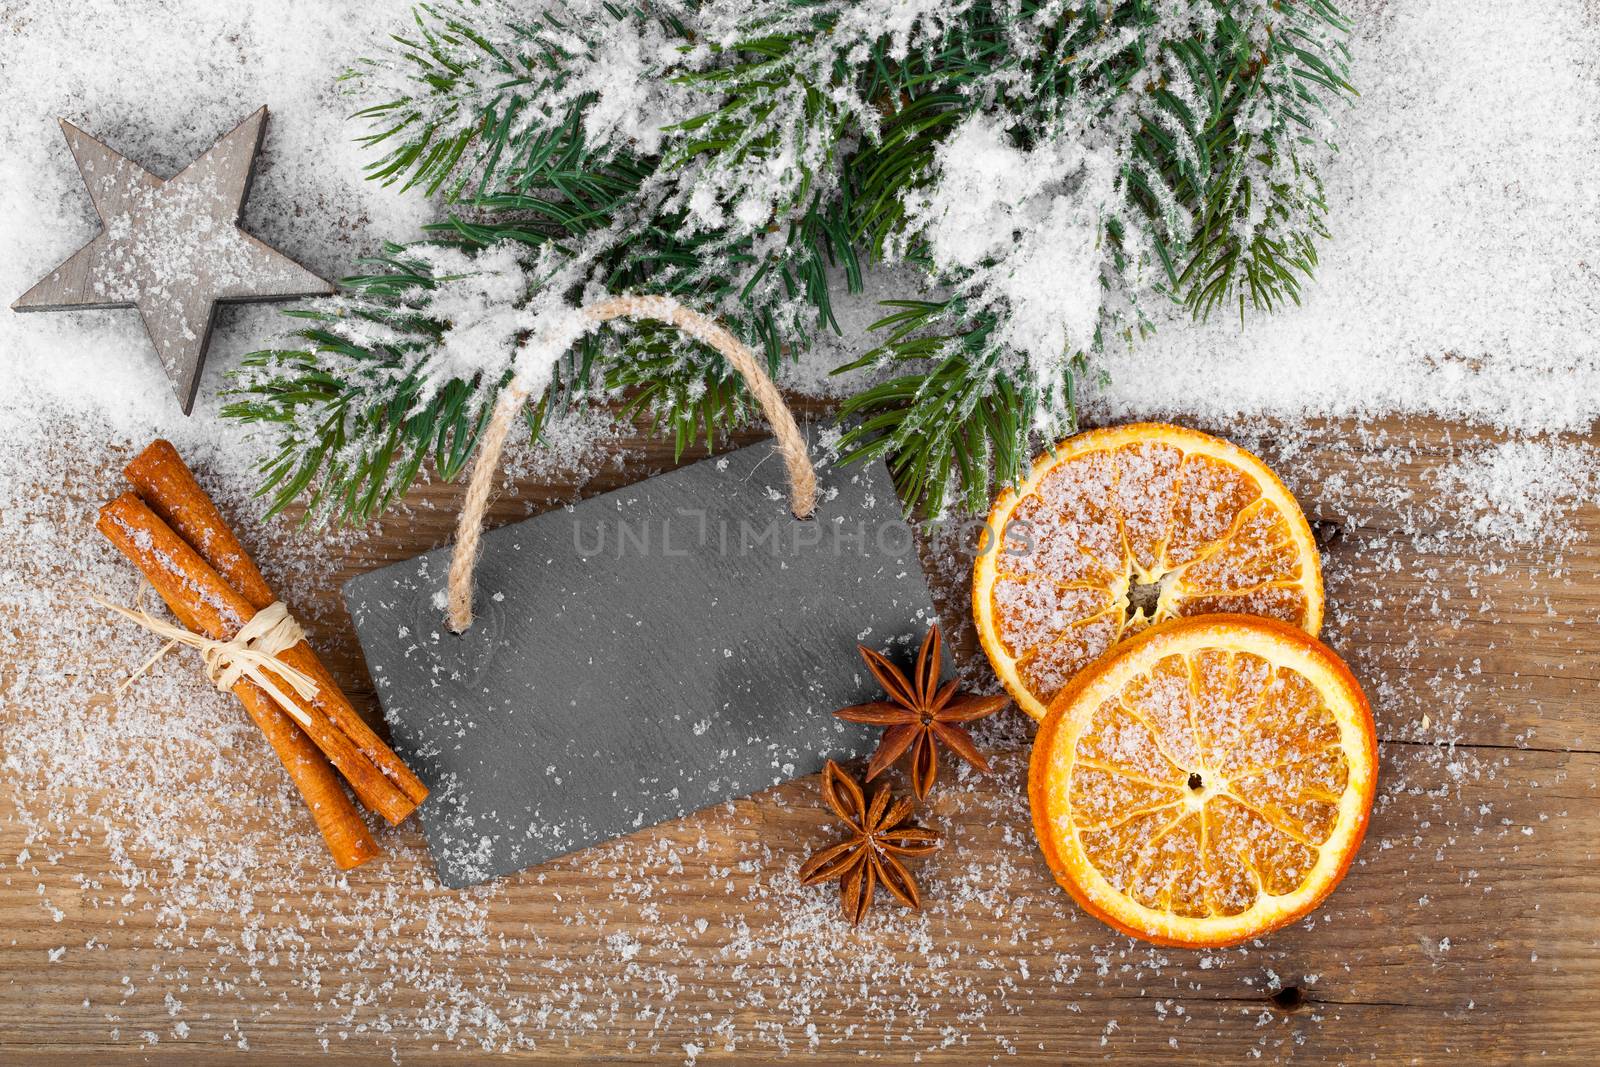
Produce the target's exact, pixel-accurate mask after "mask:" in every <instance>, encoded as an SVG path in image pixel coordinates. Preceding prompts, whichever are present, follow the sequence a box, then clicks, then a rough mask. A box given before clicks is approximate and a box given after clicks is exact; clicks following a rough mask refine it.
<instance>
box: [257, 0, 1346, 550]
mask: <svg viewBox="0 0 1600 1067" xmlns="http://www.w3.org/2000/svg"><path fill="white" fill-rule="evenodd" d="M1347 34H1348V28H1347V25H1346V23H1345V21H1344V19H1343V18H1342V17H1341V15H1340V14H1339V12H1338V11H1337V10H1336V9H1335V7H1334V5H1333V4H1332V3H1330V2H1327V0H1052V2H1040V0H991V2H977V0H938V2H930V0H866V2H859V3H853V2H841V0H754V2H751V0H708V2H699V3H697V2H686V0H666V2H659V3H641V4H637V5H625V4H620V3H600V2H596V0H567V2H543V3H541V2H538V0H484V2H481V3H471V2H457V0H441V2H439V3H435V4H428V5H423V6H420V7H418V8H417V9H416V10H415V13H414V20H413V22H412V23H411V24H410V25H409V26H408V27H407V28H406V30H405V31H404V32H401V33H398V34H396V35H395V36H394V37H393V39H392V45H391V46H390V47H388V48H387V50H386V51H385V52H384V53H383V54H382V55H380V56H378V57H376V58H374V59H371V60H368V61H364V62H362V63H360V64H358V65H357V66H356V67H355V68H354V69H353V70H352V71H351V72H350V74H349V75H348V82H349V85H350V86H351V88H352V90H353V91H354V92H355V93H357V94H358V95H359V96H360V98H361V99H362V101H363V103H364V105H365V106H364V107H363V109H362V110H361V111H360V113H359V114H360V116H361V118H362V119H364V120H365V121H366V122H367V123H369V124H370V125H369V133H368V135H367V137H366V138H365V141H366V143H367V144H368V145H369V146H370V147H371V149H372V150H373V151H374V152H375V153H377V158H376V160H375V161H374V163H373V165H372V172H371V173H372V176H373V177H374V178H376V179H379V180H382V181H386V182H393V183H399V184H401V185H403V186H405V187H414V188H416V189H417V190H419V191H420V192H424V193H426V194H428V195H435V196H438V197H440V198H442V199H443V200H444V201H445V202H446V203H447V204H448V206H449V212H450V213H449V217H448V220H447V221H445V222H443V223H440V224H438V225H436V226H434V227H432V228H431V232H430V233H429V234H428V236H427V238H426V239H425V240H424V241H421V242H417V243H412V244H407V245H394V246H390V247H389V248H388V250H387V252H386V254H385V255H384V256H383V257H382V258H380V259H378V260H376V261H375V262H373V263H371V264H370V265H369V266H370V268H371V269H370V273H367V274H365V275H362V276H360V277H356V278H351V279H347V280H346V282H345V283H344V287H343V291H342V293H341V294H340V295H339V296H337V297H334V298H330V299H328V300H324V301H319V302H316V303H314V304H312V305H310V306H309V307H306V308H303V309H301V310H298V311H297V312H295V314H297V315H299V316H300V318H301V324H300V325H301V326H302V328H301V329H299V330H298V331H296V332H295V333H294V334H293V335H292V336H290V337H289V338H287V339H286V340H284V341H283V342H282V343H280V344H278V345H277V346H276V347H274V348H272V349H270V350H267V351H263V352H259V353H256V354H255V355H253V356H251V357H250V358H249V359H248V360H247V361H246V365H245V366H244V367H243V369H242V370H241V371H240V372H239V376H238V380H237V382H236V383H235V392H234V395H233V400H232V402H231V403H230V405H229V406H228V408H227V409H226V414H227V415H229V416H230V417H232V418H235V419H240V420H244V421H246V422H251V423H255V424H257V425H258V427H259V429H260V431H261V433H262V434H263V435H264V436H265V437H266V438H267V441H268V445H269V458H268V459H267V461H266V462H265V465H264V468H263V469H264V474H265V491H267V492H269V493H271V494H272V495H273V497H274V503H275V504H276V506H278V507H282V506H285V505H287V504H288V503H289V502H291V501H293V500H297V499H298V500H304V501H306V502H307V503H309V504H310V506H311V508H312V510H313V511H314V512H318V513H322V514H326V515H329V516H332V517H334V518H340V519H349V520H360V519H365V518H367V517H370V516H372V515H374V514H376V513H377V512H379V511H381V510H382V509H383V508H385V507H386V506H387V505H389V504H390V503H392V502H393V501H394V500H395V499H396V498H397V497H398V496H399V495H400V494H402V493H404V491H405V489H406V488H407V486H408V485H410V484H411V482H412V480H413V479H414V478H415V477H416V475H417V473H418V472H419V470H420V469H421V467H422V465H423V464H424V463H425V462H427V461H428V460H429V459H430V458H431V460H432V461H433V463H434V464H435V465H436V467H437V469H438V471H439V473H440V475H441V476H442V477H445V478H453V477H455V476H456V475H457V474H459V473H460V471H461V470H462V468H463V467H464V466H465V464H466V461H467V459H468V457H469V456H470V455H471V452H472V448H473V445H474V442H475V440H476V437H477V435H478V433H479V432H480V430H481V429H482V427H483V425H484V423H485V421H486V418H487V414H488V412H489V411H490V410H491V408H492V407H493V404H494V400H495V397H496V395H497V394H498V391H499V390H500V389H501V388H502V387H503V386H504V385H505V383H506V382H507V381H508V380H509V378H510V375H511V373H512V368H513V366H514V365H515V364H516V363H517V361H518V359H519V358H524V357H526V356H527V349H528V347H529V346H530V345H531V343H532V342H531V338H532V337H534V336H535V335H536V331H535V324H536V323H537V322H539V321H540V319H541V317H542V316H545V315H548V314H551V313H553V312H556V311H559V310H561V309H565V308H570V307H572V306H574V305H575V304H577V303H580V302H583V301H586V300H592V299H595V298H597V297H599V296H602V295H606V294H616V293H660V294H667V295H671V296H674V297H676V298H678V299H680V300H682V301H684V302H685V303H687V304H689V305H691V306H693V307H695V308H696V309H698V310H700V311H702V312H706V313H708V314H712V315H715V316H717V317H718V318H720V319H722V320H723V321H724V322H725V323H727V324H728V325H729V327H730V328H731V329H733V330H734V332H735V333H737V334H739V335H740V336H741V337H743V338H744V339H745V340H746V341H747V342H749V343H750V344H751V345H752V346H753V347H756V348H757V350H758V351H760V352H763V353H764V354H765V356H766V359H767V360H768V362H769V364H770V366H771V367H772V368H773V370H774V371H777V370H778V369H779V367H780V365H781V364H782V362H783V361H784V360H785V359H786V358H789V357H791V356H794V355H795V354H797V353H800V352H802V351H804V350H806V349H807V347H808V346H810V345H811V344H812V343H813V342H814V339H815V338H816V337H817V336H818V335H819V333H821V332H823V331H835V332H836V331H837V330H838V326H837V323H836V320H835V317H834V315H833V311H832V306H831V302H830V301H831V297H832V295H834V294H836V293H837V292H838V291H839V289H840V288H841V287H842V288H843V289H846V290H850V291H859V290H860V288H861V286H862V276H863V272H864V271H868V270H876V269H882V267H883V266H884V265H895V264H899V265H901V266H902V272H905V268H910V269H911V270H914V271H915V272H917V273H918V274H919V275H920V276H921V277H922V278H923V279H924V281H925V289H924V291H922V292H914V293H907V294H905V299H903V300H896V301H893V302H891V303H890V304H889V305H888V306H886V307H885V309H884V316H883V318H882V320H881V321H880V322H879V323H878V324H877V326H876V327H875V330H876V332H875V333H874V334H873V336H872V337H871V339H867V338H861V339H852V341H855V340H859V342H860V344H859V347H860V348H861V349H863V350H864V351H863V353H862V355H861V356H860V357H859V359H857V360H855V361H854V362H853V363H850V364H849V365H848V368H864V367H870V368H875V369H876V371H877V373H876V374H875V375H874V376H873V378H872V384H870V385H869V386H867V387H865V388H863V389H862V390H861V391H859V392H857V393H856V394H854V395H851V396H849V397H848V398H847V399H846V400H845V401H844V403H843V404H842V407H841V410H840V418H841V419H842V420H843V424H844V426H845V428H846V430H845V435H844V440H843V447H844V449H845V451H846V454H847V455H848V456H850V457H851V458H861V457H866V456H876V455H880V454H882V455H885V456H887V457H888V460H889V463H890V467H891V470H892V471H893V472H894V474H895V477H896V481H897V483H898V485H899V487H900V489H901V491H902V494H903V497H904V499H905V503H906V505H907V507H908V508H911V509H916V510H920V511H921V512H923V513H925V514H926V513H936V512H938V511H940V510H942V509H944V508H945V507H947V506H948V504H949V503H950V502H951V500H952V499H954V498H955V497H958V496H959V497H963V498H964V499H965V500H966V501H967V502H969V503H972V504H981V503H982V502H984V501H986V500H987V499H988V497H989V495H990V493H991V492H992V490H993V488H994V485H995V482H996V481H999V482H1001V483H1004V482H1008V481H1011V480H1013V479H1015V478H1016V477H1017V476H1018V475H1019V473H1020V472H1021V470H1022V468H1023V466H1024V464H1025V463H1026V459H1027V457H1028V456H1029V455H1030V453H1031V451H1032V443H1034V442H1036V441H1037V440H1038V439H1041V438H1052V437H1055V436H1058V435H1061V434H1064V433H1066V432H1069V431H1070V430H1071V429H1072V428H1073V427H1074V424H1075V413H1074V392H1075V390H1074V382H1075V379H1076V378H1077V377H1078V376H1080V375H1082V374H1083V373H1085V371H1086V369H1087V368H1088V367H1089V365H1090V363H1089V361H1090V359H1091V358H1092V355H1093V353H1094V352H1095V351H1096V350H1097V349H1098V348H1099V347H1100V346H1104V345H1110V344H1132V343H1136V342H1137V339H1138V337H1139V335H1140V334H1141V332H1142V331H1143V330H1145V329H1146V328H1147V326H1148V323H1147V319H1146V315H1145V311H1146V310H1147V309H1148V308H1149V307H1150V306H1151V305H1152V303H1153V302H1155V301H1177V302H1180V303H1182V304H1185V305H1187V306H1188V307H1189V308H1190V309H1192V311H1193V312H1194V313H1195V314H1196V315H1202V316H1203V315H1207V314H1210V313H1213V312H1218V311H1219V310H1222V311H1227V312H1228V313H1230V314H1231V313H1235V311H1236V312H1237V313H1238V314H1241V315H1243V314H1244V313H1245V312H1246V310H1247V309H1257V310H1270V309H1271V308H1273V307H1274V306H1276V305H1278V304H1280V303H1283V302H1285V301H1298V299H1299V293H1300V287H1301V285H1302V284H1303V283H1304V281H1305V280H1306V279H1307V278H1308V277H1309V276H1310V275H1311V273H1312V270H1313V268H1314V267H1315V265H1316V260H1317V252H1316V247H1317V242H1318V241H1319V240H1321V239H1323V238H1325V237H1326V236H1327V229H1326V225H1325V205H1324V201H1323V196H1322V179H1321V172H1322V168H1323V167H1324V166H1325V165H1326V163H1327V161H1328V159H1329V158H1330V155H1331V153H1332V151H1333V120H1334V117H1335V113H1336V111H1337V106H1336V105H1338V104H1339V103H1340V102H1341V101H1342V100H1345V99H1347V98H1349V97H1351V96H1353V93H1354V90H1353V89H1352V87H1351V86H1350V84H1349V83H1348V81H1347V80H1346V74H1347V59H1348V55H1347V51H1346V38H1347ZM546 358H549V359H551V360H554V361H555V365H554V366H552V367H549V368H548V372H549V375H550V382H551V384H550V387H549V389H548V391H547V392H546V393H545V394H544V396H543V399H542V400H541V401H540V402H539V403H538V404H536V405H534V406H532V407H531V408H530V411H529V421H530V424H531V428H532V430H533V432H534V433H538V432H539V431H540V429H541V427H542V425H543V424H544V423H546V422H547V421H548V420H550V419H554V418H559V417H561V415H562V413H563V412H564V411H566V410H568V409H569V408H570V407H571V406H572V405H573V404H574V403H577V402H580V401H582V400H585V399H589V398H595V397H621V398H623V399H624V402H625V404H626V405H627V410H628V411H629V413H630V414H632V413H646V414H648V416H649V417H650V418H651V419H653V421H654V422H655V423H656V424H657V425H658V426H660V427H661V428H663V429H665V430H667V431H668V432H670V433H672V434H673V435H674V437H675V440H676V442H677V444H678V446H679V448H680V449H681V448H682V447H684V446H686V445H688V444H689V443H691V442H692V441H694V440H695V439H696V438H697V437H698V436H701V435H704V436H706V437H708V438H709V437H710V436H711V435H713V434H714V433H715V432H716V431H717V430H718V429H722V428H726V427H728V426H730V425H733V424H735V423H737V422H739V421H740V420H743V419H745V418H747V417H748V416H749V414H750V407H749V404H748V401H747V398H746V396H745V394H744V392H743V389H742V387H741V386H740V385H739V384H738V382H737V380H736V378H735V376H734V375H733V374H732V372H731V370H730V368H729V367H728V366H727V365H726V364H725V363H724V362H723V361H722V360H721V358H720V357H719V356H717V355H716V354H715V353H713V352H711V351H710V350H709V349H706V348H704V347H702V346H700V345H698V344H697V343H696V342H694V341H693V340H692V339H690V338H686V337H683V336H680V335H677V334H675V333H673V332H671V331H670V330H668V329H666V328H664V327H663V328H651V327H640V326H626V327H611V328H607V329H605V330H602V331H599V332H597V333H595V334H592V335H590V336H587V337H586V338H584V339H583V340H582V341H581V342H580V343H579V344H578V345H577V346H575V347H574V349H573V350H572V351H570V352H566V353H563V354H560V355H559V357H557V356H553V355H552V356H548V357H546ZM841 369H847V368H841Z"/></svg>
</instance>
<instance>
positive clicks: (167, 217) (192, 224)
mask: <svg viewBox="0 0 1600 1067" xmlns="http://www.w3.org/2000/svg"><path fill="white" fill-rule="evenodd" d="M266 124H267V109H266V108H264V107H263V108H261V109H259V110H257V111H256V112H255V114H253V115H251V116H250V117H249V118H247V119H245V120H244V121H243V122H241V123H240V124H239V125H238V126H236V127H235V128H234V129H233V131H232V132H231V133H229V134H228V135H227V136H225V137H223V138H222V140H220V141H218V142H217V143H216V144H214V145H212V146H211V147H210V148H208V149H207V150H206V151H205V154H204V155H202V156H201V157H200V158H199V159H197V160H195V161H194V162H193V163H191V164H189V165H188V166H187V167H185V168H184V169H183V170H182V172H180V173H179V174H178V175H177V176H175V177H173V178H168V179H165V180H163V179H161V178H158V177H156V176H155V175H154V174H151V173H150V172H149V171H147V170H145V169H144V168H143V167H141V166H139V165H138V164H137V163H135V162H133V161H132V160H130V159H128V158H127V157H126V156H123V155H121V154H120V153H118V152H114V151H112V150H111V149H110V148H108V147H106V146H105V145H104V144H102V143H101V142H100V141H97V140H95V139H94V138H93V137H90V136H89V135H88V134H86V133H84V132H83V131H82V130H80V129H78V128H77V127H76V126H74V125H72V124H71V123H70V122H66V121H65V120H63V121H62V123H61V129H62V132H63V133H65V134H66V137H67V145H68V146H69V147H70V148H71V149H72V157H73V159H75V160H77V163H78V172H79V173H80V174H82V175H83V183H84V185H85V186H87V187H88V190H89V197H90V199H92V200H93V201H94V209H95V211H96V212H97V213H98V214H99V216H100V222H101V230H100V233H99V235H98V236H96V237H95V239H94V240H92V241H90V242H89V243H88V244H86V245H84V246H83V247H82V248H80V249H78V251H76V252H74V253H73V254H72V256H71V257H70V258H68V259H67V261H66V262H64V263H62V264H61V265H60V266H59V267H57V268H56V269H55V270H53V271H51V272H50V273H49V274H48V275H46V276H45V277H44V278H43V279H41V280H40V282H39V284H37V285H35V286H34V287H33V288H32V289H29V290H28V291H27V292H26V293H24V294H23V295H22V296H21V297H20V298H18V300H17V302H16V303H14V304H12V305H11V307H12V309H13V310H15V311H65V310H70V309H73V308H123V307H134V308H138V309H139V315H140V317H141V318H142V319H143V320H144V326H145V332H146V333H148V334H149V335H150V341H151V343H152V344H154V345H155V349H156V355H158V356H159V357H160V359H161V365H162V367H163V368H164V369H165V370H166V372H167V377H168V378H170V379H171V381H172V388H173V390H174V391H175V392H176V393H177V395H178V403H179V404H181V405H182V407H183V413H184V414H185V415H187V414H188V413H189V412H190V410H191V409H192V408H193V407H194V398H195V392H196V391H197V389H198V387H199V384H200V368H201V365H202V363H203V362H204V360H205V355H206V348H207V346H208V345H209V344H210V341H211V325H212V322H213V321H214V319H215V318H216V311H217V304H218V303H222V302H244V301H257V300H282V299H286V298H289V297H298V296H324V295H327V294H329V293H331V292H333V286H332V285H331V284H330V283H329V282H327V281H325V280H323V279H322V278H319V277H317V276H316V275H315V274H312V273H311V272H310V271H309V270H306V269H305V268H304V267H302V266H300V264H298V263H296V262H295V261H294V260H292V259H290V258H289V257H287V256H285V255H283V254H282V253H281V252H279V251H277V250H276V249H274V248H272V247H270V246H269V245H266V244H264V243H263V242H261V241H260V240H258V239H257V238H255V237H252V236H250V235H249V234H248V233H245V232H244V230H242V229H240V228H239V213H240V211H241V210H242V209H243V207H244V198H245V196H246V195H247V194H248V192H249V190H250V178H251V176H252V174H253V172H254V170H255V160H256V153H257V152H258V151H259V150H260V148H261V137H262V134H263V133H264V132H265V130H266Z"/></svg>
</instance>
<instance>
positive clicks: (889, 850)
mask: <svg viewBox="0 0 1600 1067" xmlns="http://www.w3.org/2000/svg"><path fill="white" fill-rule="evenodd" d="M822 797H823V799H824V800H826V801H827V802H828V806H829V807H830V808H832V809H833V811H834V814H836V815H838V816H839V818H841V819H843V820H844V822H845V825H846V826H848V827H850V829H851V831H852V834H851V836H850V837H849V838H847V839H846V840H844V841H840V842H838V843H837V844H833V845H829V846H828V847H827V848H825V849H823V850H822V851H821V852H818V853H816V854H815V855H813V856H812V857H811V858H810V859H808V860H806V862H805V864H804V865H803V866H802V867H801V868H800V881H801V883H802V884H804V885H816V884H817V883H818V882H827V881H831V880H833V879H835V878H837V879H839V902H840V903H841V904H842V905H844V913H845V914H846V915H848V916H849V917H850V922H851V923H852V924H853V925H856V926H859V925H860V924H861V919H862V917H863V916H865V915H866V914H867V909H868V908H870V907H871V906H872V894H873V891H874V890H875V889H876V888H877V887H878V886H879V885H882V886H883V887H884V888H885V889H887V890H888V891H889V892H890V893H892V894H894V896H895V897H897V898H898V899H899V900H900V903H902V904H904V905H905V906H906V907H908V908H911V909H913V910H916V909H919V908H921V907H922V900H921V898H920V897H919V896H918V895H917V883H916V881H915V879H913V878H912V877H911V872H910V871H908V870H906V868H905V864H903V863H901V862H900V861H899V860H897V859H895V855H896V854H898V855H901V856H925V855H927V854H928V853H929V852H932V851H933V850H934V849H936V848H938V847H939V835H938V834H935V833H934V832H933V831H932V830H928V829H925V828H924V827H921V826H913V825H911V824H910V823H909V822H907V819H909V818H910V815H911V807H912V801H911V798H910V797H902V798H900V799H899V800H894V799H893V797H891V796H890V793H889V789H888V787H887V786H880V787H879V788H878V789H877V790H876V791H875V792H874V793H873V794H872V799H871V800H870V801H869V800H868V799H867V798H866V796H865V795H864V794H863V793H862V791H861V787H860V786H859V785H857V784H856V780H855V779H854V778H852V777H850V775H849V774H848V773H846V772H845V769H844V768H843V767H841V766H839V765H838V764H837V763H835V762H833V760H829V761H828V764H827V766H826V767H824V768H823V769H822ZM891 801H892V803H891Z"/></svg>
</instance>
